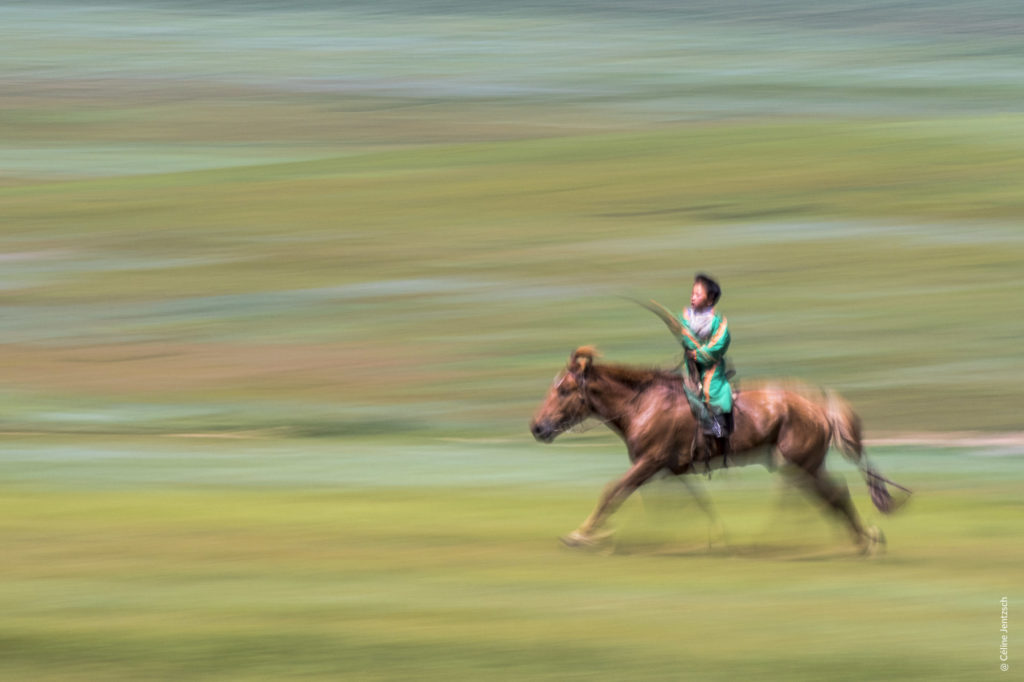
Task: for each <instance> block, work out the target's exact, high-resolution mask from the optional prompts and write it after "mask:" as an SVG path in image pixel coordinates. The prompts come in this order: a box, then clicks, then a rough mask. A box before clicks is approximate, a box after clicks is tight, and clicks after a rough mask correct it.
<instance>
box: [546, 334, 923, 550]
mask: <svg viewBox="0 0 1024 682" xmlns="http://www.w3.org/2000/svg"><path fill="white" fill-rule="evenodd" d="M596 357H597V352H596V350H595V349H594V348H592V347H590V346H582V347H580V348H577V349H576V350H575V351H573V353H572V354H571V355H570V357H569V363H568V365H567V366H566V368H565V369H564V370H563V371H562V372H560V373H559V374H558V376H556V378H555V380H554V382H553V383H552V385H551V388H550V389H549V390H548V393H547V396H546V397H545V399H544V402H543V403H542V404H541V406H540V408H539V409H538V411H537V413H536V414H535V415H534V417H533V419H532V421H531V422H530V431H531V433H532V434H533V436H534V438H536V439H537V440H538V441H541V442H544V443H551V442H552V441H554V440H555V438H557V437H558V436H559V435H560V434H562V433H564V432H565V431H567V430H569V429H570V428H572V427H574V426H576V425H578V424H580V423H581V422H583V421H584V420H586V419H587V418H589V417H596V418H598V419H600V420H601V421H602V422H604V423H605V424H606V425H607V426H608V427H609V428H610V429H611V430H612V431H613V432H615V433H616V434H618V435H619V437H621V438H622V440H623V441H624V442H625V444H626V448H627V451H628V453H629V459H630V462H631V466H630V468H629V470H628V471H627V472H626V473H625V475H623V476H622V477H621V478H620V479H618V480H617V481H613V482H611V483H610V484H609V485H608V486H607V487H606V488H605V490H604V491H603V493H602V494H601V496H600V498H599V500H598V503H597V506H596V507H595V508H594V511H593V512H592V513H591V514H590V516H589V517H587V519H586V520H585V521H584V522H583V523H582V524H581V525H580V526H579V527H578V528H577V529H576V530H574V531H572V532H571V533H569V534H568V535H567V536H564V537H563V538H561V540H562V542H564V543H565V544H566V545H569V546H572V547H580V546H597V545H599V544H601V543H602V542H603V540H605V539H607V537H608V536H609V535H610V533H609V532H602V527H603V526H604V524H605V522H606V521H607V520H608V518H609V517H610V516H611V515H612V514H613V513H614V512H615V511H616V510H617V509H618V508H619V506H620V505H621V504H622V503H623V502H624V501H625V500H626V499H627V498H628V497H629V496H630V495H631V494H632V493H633V492H634V491H635V490H636V489H637V488H639V487H640V486H641V485H643V484H644V483H646V482H647V481H649V480H651V479H652V478H653V477H654V476H655V475H656V474H659V473H660V472H663V471H667V472H669V473H670V474H675V475H677V476H678V475H685V474H694V473H698V472H700V471H702V470H706V471H710V470H711V469H713V468H720V467H723V466H725V465H726V461H725V459H724V457H723V456H721V455H717V456H713V457H712V458H711V459H708V460H707V461H704V462H700V461H695V459H694V456H693V453H692V444H693V442H694V436H695V432H696V429H698V428H699V425H698V421H697V419H696V418H695V417H694V415H693V411H692V409H691V406H690V404H689V401H688V400H687V397H686V394H685V392H684V389H683V383H682V377H681V376H680V375H679V374H678V373H677V372H675V371H672V370H664V369H647V368H637V367H631V366H626V365H614V364H604V363H597V362H595V358H596ZM733 415H734V421H735V430H734V432H733V434H732V435H731V437H730V448H729V450H730V452H729V453H728V466H747V465H751V464H762V465H765V466H766V467H767V468H768V469H769V470H770V471H779V470H785V471H794V472H796V476H795V478H796V479H797V482H798V483H799V484H801V485H802V487H804V488H805V489H807V490H808V491H809V492H810V494H811V496H812V497H816V498H817V499H819V500H820V501H821V502H823V503H824V506H825V508H826V509H828V510H831V511H832V512H833V513H834V514H835V515H836V516H838V517H839V518H840V519H841V520H843V521H844V522H845V524H846V526H847V528H848V529H849V530H850V533H851V535H852V538H853V541H854V543H855V545H857V547H858V548H859V549H860V550H861V551H862V552H863V553H873V552H875V551H877V550H878V549H879V547H880V546H881V545H884V542H885V538H884V536H883V535H882V533H881V531H880V530H879V529H878V528H877V527H874V526H871V527H865V526H864V524H863V522H862V521H861V519H860V516H859V515H858V514H857V510H856V508H855V507H854V505H853V502H852V500H851V498H850V491H849V488H847V486H846V483H845V481H843V480H841V479H837V478H833V477H832V476H830V475H829V474H828V473H827V472H826V471H825V466H824V464H825V456H826V454H827V453H828V451H829V449H830V448H831V447H832V446H835V447H836V448H837V449H838V450H839V451H840V452H841V453H842V454H843V455H844V456H845V457H846V458H847V459H848V460H850V461H851V462H853V463H854V464H856V465H857V467H858V469H859V470H860V472H861V473H862V475H863V476H864V479H865V482H866V483H867V486H868V489H869V492H870V495H871V500H872V502H873V503H874V505H875V507H876V508H877V509H878V510H879V511H881V512H882V513H885V514H888V513H891V512H892V511H894V509H895V508H896V506H897V505H896V504H895V503H894V501H893V498H892V495H891V494H890V493H889V490H888V489H887V488H886V483H889V484H891V485H893V486H895V487H897V488H900V489H901V490H904V491H906V492H908V493H909V492H910V491H909V490H908V489H907V488H904V487H903V486H901V485H899V484H897V483H894V482H893V481H891V480H889V479H887V478H885V477H883V476H882V475H881V474H879V473H878V471H877V470H876V469H875V468H874V467H873V466H872V465H871V464H870V463H869V462H868V459H867V456H866V454H865V452H864V445H863V440H862V438H861V422H860V418H859V417H858V416H857V414H856V413H855V412H854V411H853V409H852V408H851V407H850V405H849V403H847V402H846V401H845V400H844V399H843V398H841V397H840V396H839V395H838V394H836V393H834V392H831V391H828V392H822V393H821V394H820V397H815V396H814V395H813V394H811V392H810V391H799V390H794V389H793V388H791V387H784V386H776V387H771V386H768V387H765V388H761V389H751V390H743V391H740V392H739V393H737V394H736V396H735V400H734V407H733ZM698 464H703V465H704V466H698Z"/></svg>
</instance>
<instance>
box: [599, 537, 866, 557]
mask: <svg viewBox="0 0 1024 682" xmlns="http://www.w3.org/2000/svg"><path fill="white" fill-rule="evenodd" d="M605 553H606V554H607V555H610V556H650V557H665V558H689V559H698V558H705V559H706V558H711V559H744V560H755V561H784V562H796V561H801V562H814V561H838V560H849V559H864V558H871V557H872V556H877V554H875V555H869V554H865V553H864V552H862V551H860V550H859V549H857V548H854V547H845V546H844V547H832V546H821V545H807V544H729V545H723V546H710V547H709V546H708V545H707V544H694V545H675V544H654V543H643V542H630V541H623V542H613V543H611V544H610V545H609V546H608V547H607V548H605Z"/></svg>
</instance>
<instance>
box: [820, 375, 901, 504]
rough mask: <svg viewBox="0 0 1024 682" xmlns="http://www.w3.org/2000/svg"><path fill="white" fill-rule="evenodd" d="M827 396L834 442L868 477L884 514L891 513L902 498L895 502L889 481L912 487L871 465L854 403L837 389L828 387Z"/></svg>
mask: <svg viewBox="0 0 1024 682" xmlns="http://www.w3.org/2000/svg"><path fill="white" fill-rule="evenodd" d="M825 399H826V402H825V409H826V414H827V415H828V423H829V426H830V427H831V428H832V445H833V446H834V447H835V448H836V449H838V450H839V451H840V452H841V453H843V456H844V457H846V459H848V460H849V461H851V462H853V463H854V464H856V465H857V468H858V469H860V472H861V474H862V475H863V476H864V481H865V482H866V483H867V485H868V491H869V492H870V493H871V501H872V502H873V503H874V504H875V507H876V508H877V509H878V511H880V512H882V513H883V514H891V513H892V512H894V511H896V509H898V508H899V507H900V505H901V504H902V501H901V502H900V503H899V504H897V503H895V502H894V501H893V498H892V495H891V494H890V493H889V489H888V488H887V487H886V485H885V484H886V483H889V484H891V485H893V486H895V487H897V488H899V489H900V490H904V491H906V492H908V493H909V492H910V490H908V489H907V488H904V487H903V486H901V485H900V484H898V483H894V482H893V481H890V480H889V479H888V478H885V477H884V476H882V475H881V474H880V473H878V470H876V469H875V468H874V467H873V466H871V463H870V462H869V461H868V457H867V454H865V452H864V441H863V438H862V433H861V422H860V417H859V416H857V413H856V412H854V411H853V408H852V407H851V406H850V403H848V402H846V400H844V399H843V398H842V397H841V396H840V395H839V394H838V393H835V392H834V391H826V392H825Z"/></svg>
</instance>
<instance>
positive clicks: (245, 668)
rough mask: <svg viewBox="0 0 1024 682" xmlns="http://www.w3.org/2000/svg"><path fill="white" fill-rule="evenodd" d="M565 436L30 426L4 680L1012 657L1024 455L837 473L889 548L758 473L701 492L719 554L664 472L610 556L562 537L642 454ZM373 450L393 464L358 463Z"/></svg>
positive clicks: (949, 662)
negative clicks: (896, 500) (868, 475)
mask: <svg viewBox="0 0 1024 682" xmlns="http://www.w3.org/2000/svg"><path fill="white" fill-rule="evenodd" d="M587 440H588V439H586V438H584V439H583V443H582V444H585V443H586V442H587ZM565 442H566V446H554V447H551V448H543V447H542V446H539V445H486V444H465V443H463V444H457V443H448V444H445V445H444V447H440V445H435V446H432V447H424V446H423V445H420V446H412V445H410V446H390V447H382V446H381V445H380V444H379V443H377V444H374V442H372V441H371V442H366V443H353V442H351V441H340V442H337V441H335V442H331V443H329V444H328V443H323V444H321V445H320V446H319V447H314V448H307V447H296V444H295V443H294V442H276V441H272V442H265V441H241V442H228V443H224V442H215V441H201V442H200V444H198V445H181V444H180V443H182V441H180V440H179V441H172V442H171V444H168V445H163V446H162V450H159V451H153V450H151V449H148V448H149V447H150V444H149V443H147V442H145V441H131V440H128V441H124V440H111V439H109V438H101V439H98V440H97V439H90V440H85V441H81V440H78V441H74V440H71V441H68V442H66V443H64V444H61V443H59V442H56V443H55V442H52V441H49V440H43V441H40V440H38V439H35V440H33V439H29V440H26V441H23V442H21V443H20V444H17V445H10V444H9V445H8V446H7V447H5V452H4V459H3V462H2V467H3V472H2V473H3V477H4V480H5V481H8V483H7V484H5V487H4V491H3V495H2V503H0V512H2V514H0V517H2V518H3V522H2V524H0V541H2V543H3V546H4V548H5V561H4V587H3V589H2V591H0V604H2V607H3V608H2V613H3V616H2V618H0V646H2V647H3V649H4V656H3V657H2V662H0V671H2V674H3V675H4V676H6V677H8V678H9V679H34V680H51V679H52V680H58V679H60V680H63V679H114V678H118V679H143V678H144V679H182V678H190V679H209V680H219V679H224V680H228V679H230V680H244V679H266V678H267V677H268V676H269V677H274V678H289V679H290V678H297V679H337V678H338V677H339V676H341V677H350V678H355V679H382V680H383V679H408V678H410V677H415V678H417V679H441V678H448V679H479V678H480V677H481V676H486V677H494V678H496V679H509V680H513V679H574V678H579V679H586V678H589V677H592V676H594V675H598V674H600V675H604V676H608V677H611V678H612V679H712V680H714V679H723V680H724V679H734V678H735V677H736V676H737V675H741V676H745V675H748V674H749V675H757V676H758V677H759V678H760V679H791V680H792V679H797V680H802V679H807V680H811V679H821V678H822V677H827V678H830V679H850V680H854V679H875V678H878V677H888V678H896V679H922V680H923V679H943V680H976V679H986V678H987V677H988V675H989V674H992V675H993V676H994V675H995V672H994V671H995V667H996V664H997V663H998V661H997V660H996V657H997V651H996V649H997V647H996V644H995V642H996V639H995V638H994V637H993V636H992V632H991V631H993V630H996V629H997V628H994V627H993V626H992V622H994V621H997V620H998V619H997V618H995V617H994V616H993V614H995V615H996V616H997V615H998V601H999V599H1000V598H1001V597H1003V596H1005V595H1009V596H1010V599H1011V603H1013V599H1014V595H1017V594H1018V593H1019V591H1020V587H1021V584H1020V581H1019V579H1017V578H1016V577H1015V576H1016V573H1017V572H1016V570H1015V568H1016V566H1017V565H1019V562H1020V561H1021V559H1022V558H1024V557H1022V556H1021V552H1020V551H1019V549H1016V548H1015V547H1016V545H1014V544H1013V543H1012V542H1009V541H1008V540H1007V538H1011V537H1014V536H1016V535H1017V534H1019V533H1020V532H1021V530H1022V528H1021V527H1020V523H1019V521H1018V519H1019V516H1020V515H1019V513H1018V511H1019V502H1018V501H1017V495H1016V490H1017V488H1018V487H1019V485H1020V482H1021V476H1022V473H1024V471H1022V470H1021V467H1020V461H1019V458H990V459H985V458H978V457H970V456H966V455H965V453H963V452H958V451H948V452H943V451H918V452H914V453H901V452H900V451H898V450H893V449H886V450H883V451H880V452H878V453H876V460H877V461H878V462H879V463H880V464H882V466H883V467H884V468H885V470H886V471H887V473H889V474H890V475H892V476H894V477H895V478H897V479H898V480H900V481H901V482H903V483H908V484H910V485H912V486H913V487H915V488H916V489H917V494H916V496H915V498H914V499H913V501H912V502H911V504H910V506H908V507H907V508H906V509H904V510H903V511H902V512H901V513H900V514H899V515H897V516H894V517H888V518H878V515H877V514H875V513H873V512H869V511H868V503H867V495H866V490H865V489H864V487H863V485H862V483H861V482H860V481H859V480H858V477H857V476H856V475H855V474H854V473H853V472H851V471H849V469H848V467H846V468H844V467H840V470H841V472H842V475H844V476H845V477H847V478H848V479H849V480H850V483H851V486H852V489H853V491H854V495H855V499H856V502H857V504H858V506H859V507H860V508H861V510H862V511H864V512H865V513H866V514H868V517H869V518H870V519H872V520H874V521H877V522H879V523H880V524H881V525H882V526H883V527H884V530H885V531H886V533H887V535H888V538H889V544H890V548H889V553H888V554H887V555H885V556H882V557H879V558H876V559H871V560H865V559H862V558H860V557H858V556H856V555H855V554H854V553H853V552H852V549H851V547H850V545H849V544H848V541H847V539H846V538H845V537H844V534H843V533H841V532H840V529H838V528H836V527H834V526H832V525H831V524H829V523H827V522H826V521H825V520H824V519H823V518H822V517H820V516H819V515H818V514H817V512H816V511H815V510H814V509H813V508H812V507H811V506H810V505H809V504H808V503H806V502H805V501H803V500H802V499H799V498H796V497H793V496H792V494H786V493H785V492H784V490H783V489H781V488H777V487H776V483H775V482H774V479H772V478H771V477H770V476H769V475H768V474H766V473H764V472H762V471H760V470H743V471H733V472H727V473H723V474H719V475H717V476H716V477H715V478H714V479H712V480H711V481H710V482H709V483H707V484H706V487H707V488H708V490H709V492H710V493H711V494H712V495H713V496H714V497H715V500H716V504H717V506H718V508H719V511H720V514H721V517H722V520H723V523H724V525H725V528H726V531H727V533H728V536H729V539H730V544H729V545H728V546H723V545H717V546H716V547H715V548H714V549H711V550H708V548H707V545H706V541H707V522H706V520H705V519H704V518H703V516H702V515H701V514H700V513H699V512H698V510H697V508H696V505H695V504H694V503H693V502H692V501H690V500H689V498H688V497H687V495H686V494H685V491H684V488H683V487H682V486H679V485H678V484H672V483H671V482H669V481H664V482H660V483H655V484H652V486H651V488H650V489H649V490H648V491H647V493H646V494H645V496H644V502H643V504H640V503H639V502H638V501H636V500H633V501H631V502H629V503H627V505H626V506H625V507H624V508H623V510H622V512H621V514H620V516H619V528H620V533H619V551H618V553H617V554H615V555H611V556H605V555H594V554H588V553H579V552H575V551H570V550H566V549H564V548H561V547H560V546H559V545H558V543H557V541H556V539H555V538H556V536H557V535H559V534H561V533H564V532H566V531H568V530H570V529H571V528H572V527H574V526H575V525H576V524H577V523H578V522H579V521H581V520H582V518H583V516H584V515H585V514H586V513H587V512H588V511H589V509H590V506H591V505H592V504H593V502H594V500H595V497H596V493H597V491H598V489H599V487H600V485H601V483H602V482H603V479H604V477H606V476H609V475H611V472H613V471H614V472H615V473H618V471H619V470H621V469H624V468H625V458H624V457H623V456H622V454H621V453H619V452H617V451H616V450H615V449H610V448H608V447H607V446H604V447H596V448H594V447H592V448H589V449H587V451H586V452H585V453H583V454H581V453H579V451H577V450H576V449H574V448H573V447H571V446H572V445H573V444H576V445H579V444H581V443H580V442H579V441H574V440H573V438H572V436H569V437H567V440H566V441H565ZM567 446H568V447H567ZM362 448H366V451H367V453H368V454H369V455H371V456H372V457H371V458H370V459H367V460H366V461H363V460H360V459H359V458H358V457H353V456H352V455H353V453H354V451H358V450H360V449H362ZM331 450H334V451H335V452H336V454H335V455H334V457H335V459H334V460H333V462H332V463H331V466H329V467H328V466H327V458H328V457H329V454H328V453H329V451H331ZM133 451H134V452H137V453H138V454H137V456H135V457H132V456H130V455H129V453H130V452H133ZM538 451H542V452H538ZM584 455H585V456H584ZM44 460H49V462H50V465H51V466H52V468H51V469H47V468H46V465H45V464H44V463H43V462H44ZM371 460H373V461H374V463H372V464H371V463H370V461H371ZM382 460H383V461H382ZM525 469H529V470H530V472H531V473H530V476H531V479H524V478H523V472H524V470H525ZM232 472H234V473H235V474H237V476H235V477H232V476H231V473H232ZM446 473H447V474H451V475H453V476H454V477H453V478H450V482H449V483H446V482H445V481H446ZM323 474H326V478H324V477H323ZM346 474H351V478H350V479H349V480H348V481H347V482H346ZM790 493H792V491H790ZM780 503H781V506H780ZM865 651H868V652H870V655H865Z"/></svg>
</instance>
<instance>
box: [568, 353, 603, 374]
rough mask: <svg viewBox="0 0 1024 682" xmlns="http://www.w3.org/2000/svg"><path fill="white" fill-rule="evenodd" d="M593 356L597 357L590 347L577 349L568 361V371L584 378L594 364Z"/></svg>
mask: <svg viewBox="0 0 1024 682" xmlns="http://www.w3.org/2000/svg"><path fill="white" fill-rule="evenodd" d="M595 355H597V351H595V350H594V349H593V348H591V347H590V346H583V347H582V348H577V349H576V350H575V351H574V352H573V354H572V357H571V358H570V359H569V369H571V370H572V371H573V372H574V373H576V374H580V375H584V376H585V375H586V374H587V373H588V372H589V371H590V368H591V367H592V366H593V364H594V356H595Z"/></svg>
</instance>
